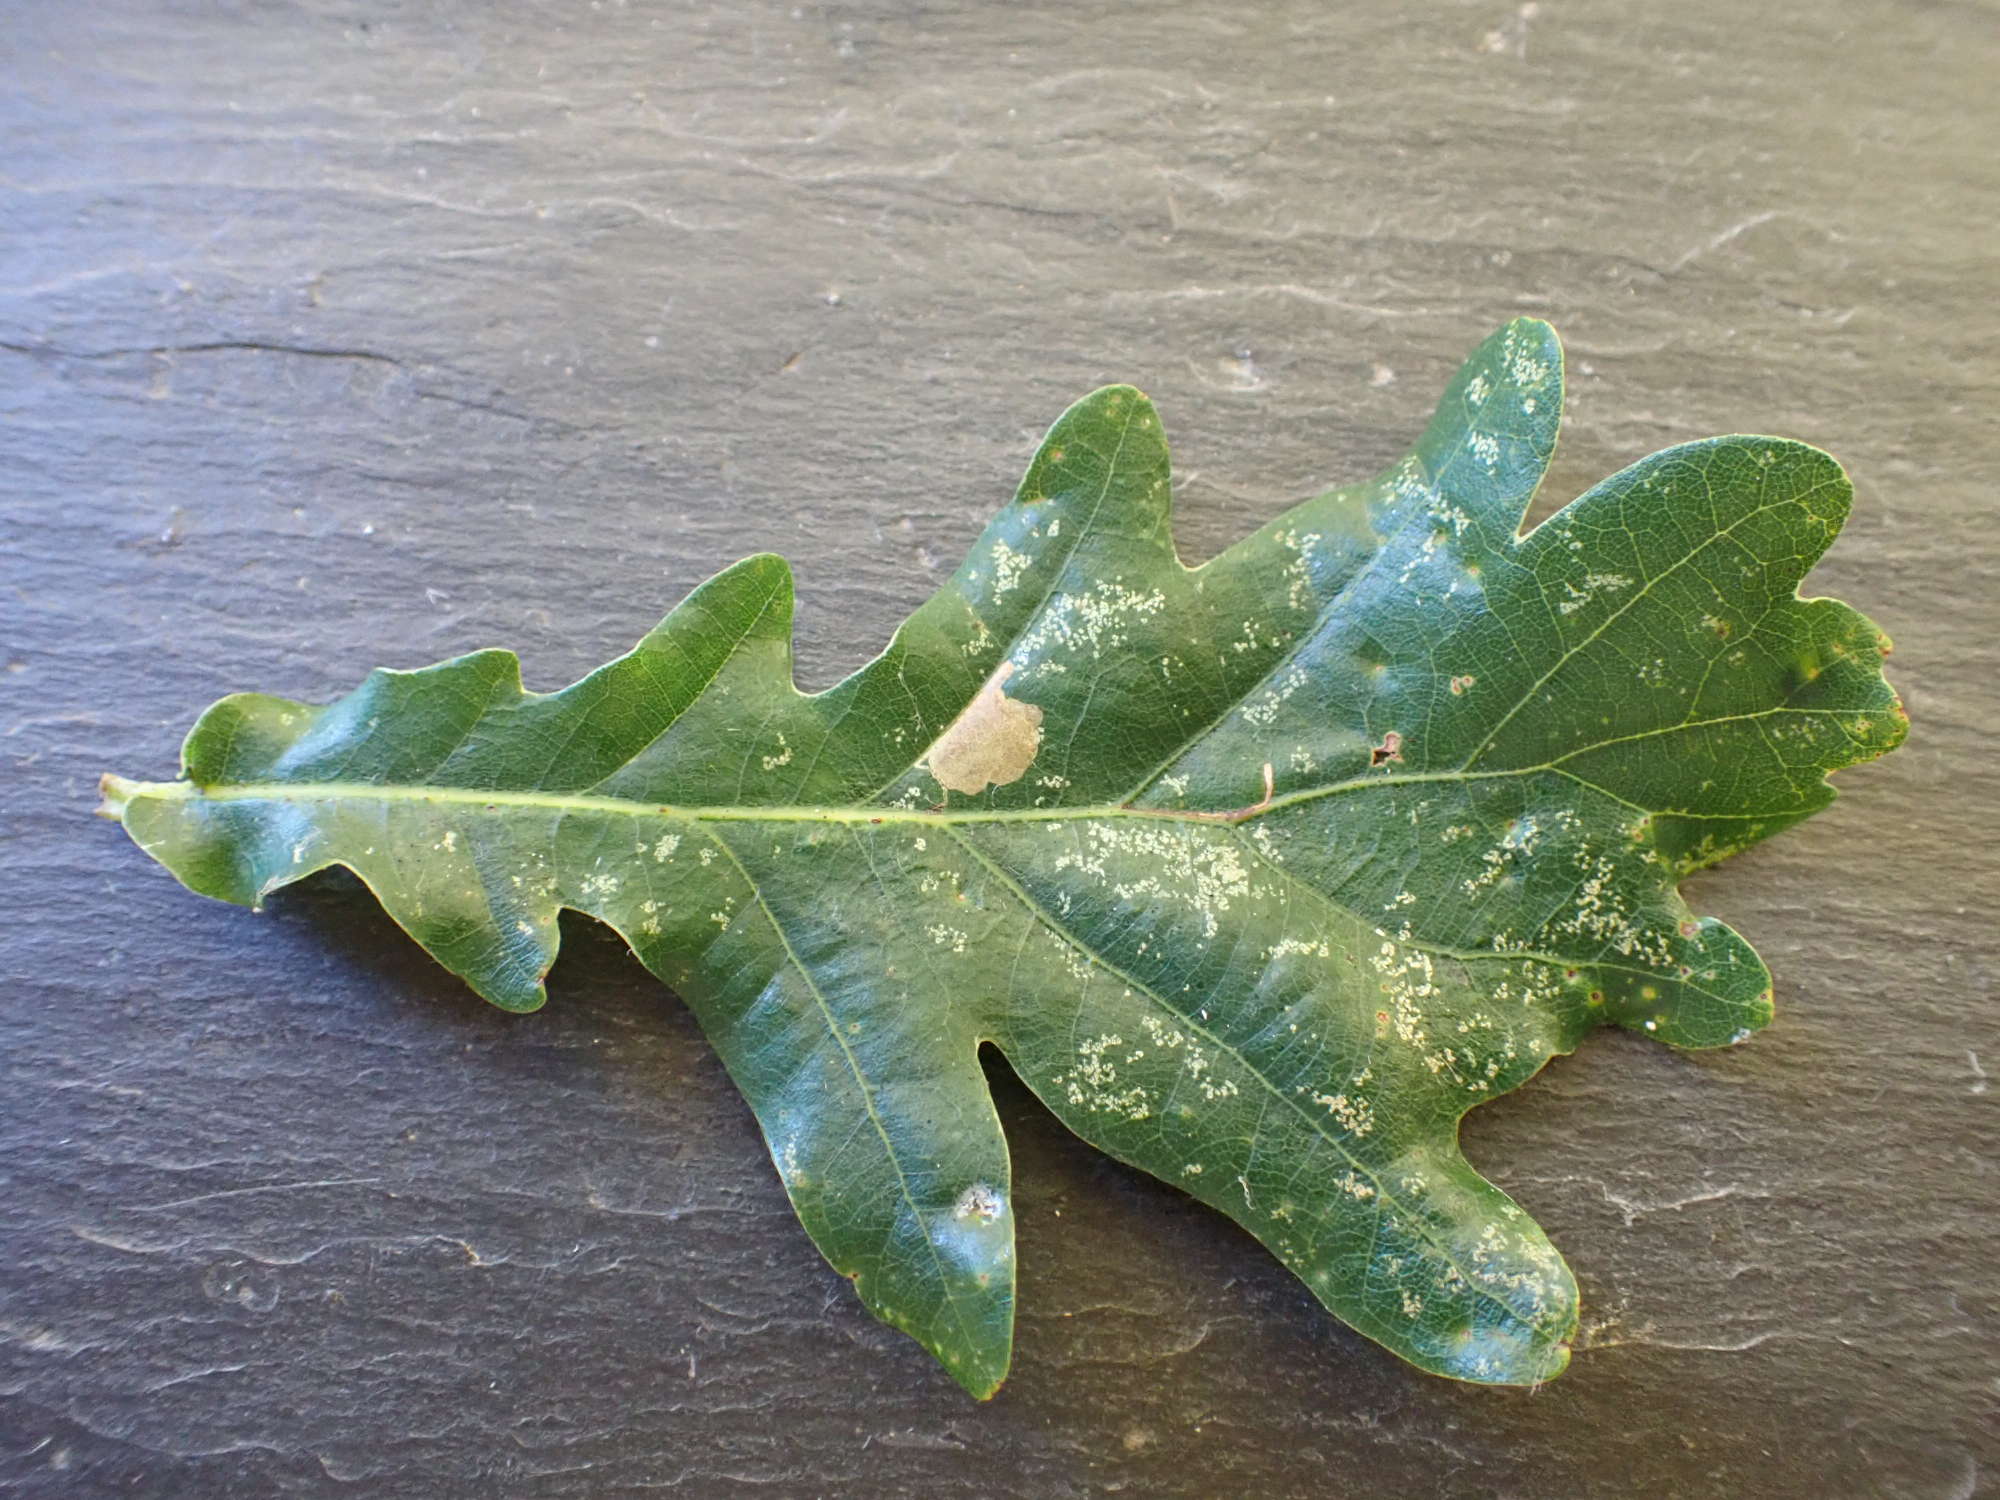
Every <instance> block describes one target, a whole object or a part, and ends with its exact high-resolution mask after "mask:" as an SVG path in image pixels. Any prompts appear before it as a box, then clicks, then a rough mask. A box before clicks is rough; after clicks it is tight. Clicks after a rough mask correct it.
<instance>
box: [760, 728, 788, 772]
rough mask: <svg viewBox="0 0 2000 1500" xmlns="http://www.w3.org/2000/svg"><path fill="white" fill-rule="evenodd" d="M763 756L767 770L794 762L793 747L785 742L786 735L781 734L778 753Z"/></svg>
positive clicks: (773, 769)
mask: <svg viewBox="0 0 2000 1500" xmlns="http://www.w3.org/2000/svg"><path fill="white" fill-rule="evenodd" d="M761 758H762V760H763V762H764V769H765V770H767V771H775V770H777V769H778V767H780V766H789V765H790V764H791V763H792V747H791V746H790V745H788V744H786V743H785V737H784V736H783V735H782V734H780V735H779V736H778V752H777V754H775V755H766V756H763V757H761Z"/></svg>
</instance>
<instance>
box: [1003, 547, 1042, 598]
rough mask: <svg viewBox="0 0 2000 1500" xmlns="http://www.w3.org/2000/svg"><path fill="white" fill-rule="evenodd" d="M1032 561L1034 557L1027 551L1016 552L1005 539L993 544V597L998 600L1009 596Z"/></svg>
mask: <svg viewBox="0 0 2000 1500" xmlns="http://www.w3.org/2000/svg"><path fill="white" fill-rule="evenodd" d="M1032 562H1034V558H1033V557H1031V556H1029V555H1028V554H1027V553H1025V552H1016V551H1015V550H1014V549H1013V548H1012V547H1010V546H1008V545H1007V543H1006V542H1005V541H998V542H995V543H994V544H993V598H994V600H995V601H996V602H997V601H999V600H1001V599H1004V598H1006V597H1007V595H1008V593H1009V592H1010V591H1011V590H1012V589H1013V588H1014V586H1015V585H1016V584H1018V583H1019V582H1020V581H1021V575H1022V574H1023V573H1025V572H1026V571H1027V570H1028V566H1029V564H1031V563H1032Z"/></svg>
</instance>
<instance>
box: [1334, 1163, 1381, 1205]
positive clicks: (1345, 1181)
mask: <svg viewBox="0 0 2000 1500" xmlns="http://www.w3.org/2000/svg"><path fill="white" fill-rule="evenodd" d="M1333 1185H1334V1186H1335V1187H1337V1188H1339V1189H1340V1190H1341V1191H1342V1192H1343V1193H1345V1194H1347V1196H1348V1197H1350V1198H1352V1199H1353V1200H1354V1201H1355V1202H1357V1203H1366V1202H1367V1201H1368V1200H1369V1199H1370V1198H1372V1197H1374V1196H1375V1189H1374V1188H1373V1187H1371V1186H1369V1184H1367V1183H1365V1182H1363V1181H1362V1180H1361V1178H1360V1176H1359V1175H1358V1174H1357V1173H1355V1171H1354V1170H1353V1169H1352V1168H1349V1169H1348V1170H1347V1171H1346V1172H1345V1173H1344V1174H1342V1175H1341V1176H1339V1177H1336V1178H1334V1180H1333Z"/></svg>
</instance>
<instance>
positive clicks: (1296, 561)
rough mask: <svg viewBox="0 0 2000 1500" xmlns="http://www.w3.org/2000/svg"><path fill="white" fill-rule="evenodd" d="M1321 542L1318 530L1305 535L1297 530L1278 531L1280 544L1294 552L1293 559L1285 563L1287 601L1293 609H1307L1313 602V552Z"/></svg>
mask: <svg viewBox="0 0 2000 1500" xmlns="http://www.w3.org/2000/svg"><path fill="white" fill-rule="evenodd" d="M1319 542H1320V534H1319V533H1318V532H1317V531H1308V532H1307V533H1305V535H1303V536H1301V535H1300V534H1299V533H1298V532H1296V531H1281V532H1279V533H1278V545H1279V546H1281V547H1284V548H1285V549H1287V550H1288V551H1290V552H1291V553H1292V554H1293V556H1292V560H1291V561H1290V562H1288V563H1286V564H1285V602H1286V603H1288V604H1289V605H1291V607H1292V608H1293V609H1305V608H1306V607H1308V606H1309V605H1310V604H1311V603H1312V602H1313V597H1312V553H1313V548H1315V547H1317V546H1318V545H1319Z"/></svg>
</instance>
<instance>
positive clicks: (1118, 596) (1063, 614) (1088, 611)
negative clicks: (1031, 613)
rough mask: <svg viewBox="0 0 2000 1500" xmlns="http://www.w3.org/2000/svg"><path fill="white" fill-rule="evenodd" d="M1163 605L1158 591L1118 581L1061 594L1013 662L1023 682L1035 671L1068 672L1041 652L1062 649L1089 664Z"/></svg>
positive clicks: (1121, 643) (1123, 640)
mask: <svg viewBox="0 0 2000 1500" xmlns="http://www.w3.org/2000/svg"><path fill="white" fill-rule="evenodd" d="M1166 607H1167V596H1166V595H1165V594H1164V593H1162V592H1161V591H1160V590H1158V589H1153V590H1150V591H1148V592H1144V593H1142V592H1140V591H1139V590H1138V589H1132V588H1127V587H1126V586H1125V585H1124V584H1122V583H1116V582H1107V583H1100V584H1099V585H1098V586H1097V587H1096V588H1095V589H1093V590H1091V591H1090V592H1089V593H1087V594H1060V595H1058V596H1057V597H1056V598H1055V599H1054V600H1053V601H1052V602H1051V603H1050V604H1049V606H1048V608H1047V609H1045V610H1043V612H1042V614H1041V617H1040V618H1039V619H1037V620H1036V621H1035V623H1034V625H1033V626H1032V627H1030V628H1029V630H1028V632H1027V634H1025V635H1024V636H1022V637H1021V641H1020V644H1019V645H1018V646H1017V647H1016V648H1015V652H1014V661H1015V664H1016V666H1017V668H1018V670H1019V671H1020V673H1021V675H1022V677H1023V678H1026V677H1028V676H1030V675H1032V674H1033V673H1035V672H1062V671H1066V670H1068V668H1067V666H1066V665H1065V664H1064V663H1062V662H1060V661H1055V660H1050V659H1045V656H1044V653H1046V652H1048V651H1050V650H1052V649H1056V648H1060V649H1061V650H1063V651H1066V652H1068V653H1070V654H1071V655H1073V656H1081V655H1085V654H1088V655H1089V656H1090V657H1091V659H1092V660H1096V659H1097V658H1099V657H1101V656H1102V655H1103V654H1104V653H1105V652H1106V651H1116V650H1118V649H1120V648H1121V647H1123V646H1126V645H1128V644H1129V643H1130V639H1131V637H1130V634H1129V632H1130V630H1131V628H1132V626H1133V625H1134V624H1136V623H1137V622H1138V621H1141V620H1147V619H1151V618H1152V617H1153V616H1155V615H1157V614H1159V613H1160V612H1161V611H1162V610H1164V609H1165V608H1166Z"/></svg>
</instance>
